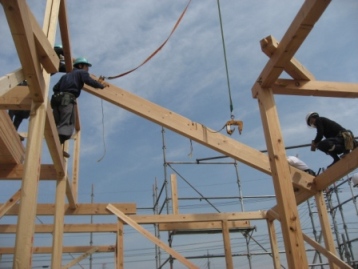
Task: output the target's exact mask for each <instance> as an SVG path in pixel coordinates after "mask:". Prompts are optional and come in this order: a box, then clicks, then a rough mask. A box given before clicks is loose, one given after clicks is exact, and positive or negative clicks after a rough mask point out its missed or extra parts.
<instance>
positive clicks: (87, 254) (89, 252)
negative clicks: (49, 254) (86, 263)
mask: <svg viewBox="0 0 358 269" xmlns="http://www.w3.org/2000/svg"><path fill="white" fill-rule="evenodd" d="M97 250H98V247H93V248H91V249H90V250H88V251H87V252H86V253H83V254H82V255H81V256H79V257H77V258H76V259H73V260H72V261H70V262H69V263H68V264H66V265H65V266H63V267H62V269H68V268H70V267H72V266H73V265H75V264H77V263H79V262H80V261H82V260H83V259H85V258H87V257H88V256H90V255H91V254H92V253H94V252H96V251H97ZM52 268H54V267H52Z"/></svg>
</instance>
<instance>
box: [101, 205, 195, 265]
mask: <svg viewBox="0 0 358 269" xmlns="http://www.w3.org/2000/svg"><path fill="white" fill-rule="evenodd" d="M107 209H108V210H109V211H111V212H112V213H113V214H115V215H116V216H117V217H118V218H120V219H121V220H122V221H124V222H125V223H127V224H128V225H130V226H131V227H132V228H134V229H135V230H136V231H138V232H139V233H141V234H142V235H143V236H144V237H146V238H147V239H149V240H150V241H152V242H153V243H154V244H156V245H157V246H158V247H160V248H161V249H163V250H164V251H166V252H168V253H169V254H170V255H172V256H173V257H174V258H176V259H177V260H178V261H179V262H181V263H182V264H184V265H185V266H187V267H188V268H199V267H197V266H196V265H194V264H193V263H192V262H191V261H189V260H187V259H185V257H183V256H182V255H181V254H179V253H178V252H176V251H175V250H174V249H172V248H171V247H170V246H168V245H167V244H165V243H164V242H163V241H161V240H160V239H158V238H157V237H155V236H154V235H152V234H151V233H150V232H148V231H147V230H146V229H144V228H143V227H141V226H140V225H139V224H138V223H137V222H135V221H134V220H132V219H131V218H130V217H127V216H126V215H125V214H123V212H121V211H120V210H118V209H116V208H115V207H114V206H112V205H111V204H108V206H107Z"/></svg>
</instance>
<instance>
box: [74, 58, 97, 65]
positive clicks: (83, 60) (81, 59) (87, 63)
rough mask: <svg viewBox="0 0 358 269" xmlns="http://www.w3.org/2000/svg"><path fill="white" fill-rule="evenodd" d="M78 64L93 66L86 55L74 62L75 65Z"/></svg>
mask: <svg viewBox="0 0 358 269" xmlns="http://www.w3.org/2000/svg"><path fill="white" fill-rule="evenodd" d="M78 64H85V65H88V66H90V67H91V66H92V64H90V63H89V62H88V61H87V59H86V58H85V57H79V58H77V59H76V60H75V61H74V62H73V66H76V65H78Z"/></svg>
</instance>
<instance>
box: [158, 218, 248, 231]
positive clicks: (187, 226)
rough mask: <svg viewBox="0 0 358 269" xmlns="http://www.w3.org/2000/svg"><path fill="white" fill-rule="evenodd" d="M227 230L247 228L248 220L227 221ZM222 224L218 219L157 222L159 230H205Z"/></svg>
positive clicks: (217, 227)
mask: <svg viewBox="0 0 358 269" xmlns="http://www.w3.org/2000/svg"><path fill="white" fill-rule="evenodd" d="M227 227H228V229H229V230H234V229H235V230H236V229H248V228H250V227H251V226H250V222H249V221H247V220H242V221H227ZM221 229H222V225H221V222H220V221H207V222H186V223H185V222H174V223H159V231H173V230H180V231H205V230H221Z"/></svg>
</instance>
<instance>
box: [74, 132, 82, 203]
mask: <svg viewBox="0 0 358 269" xmlns="http://www.w3.org/2000/svg"><path fill="white" fill-rule="evenodd" d="M80 145H81V131H80V130H79V131H77V132H76V134H75V137H74V149H73V164H72V193H73V196H74V200H75V203H77V202H78V179H79V171H80V161H79V160H80Z"/></svg>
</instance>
